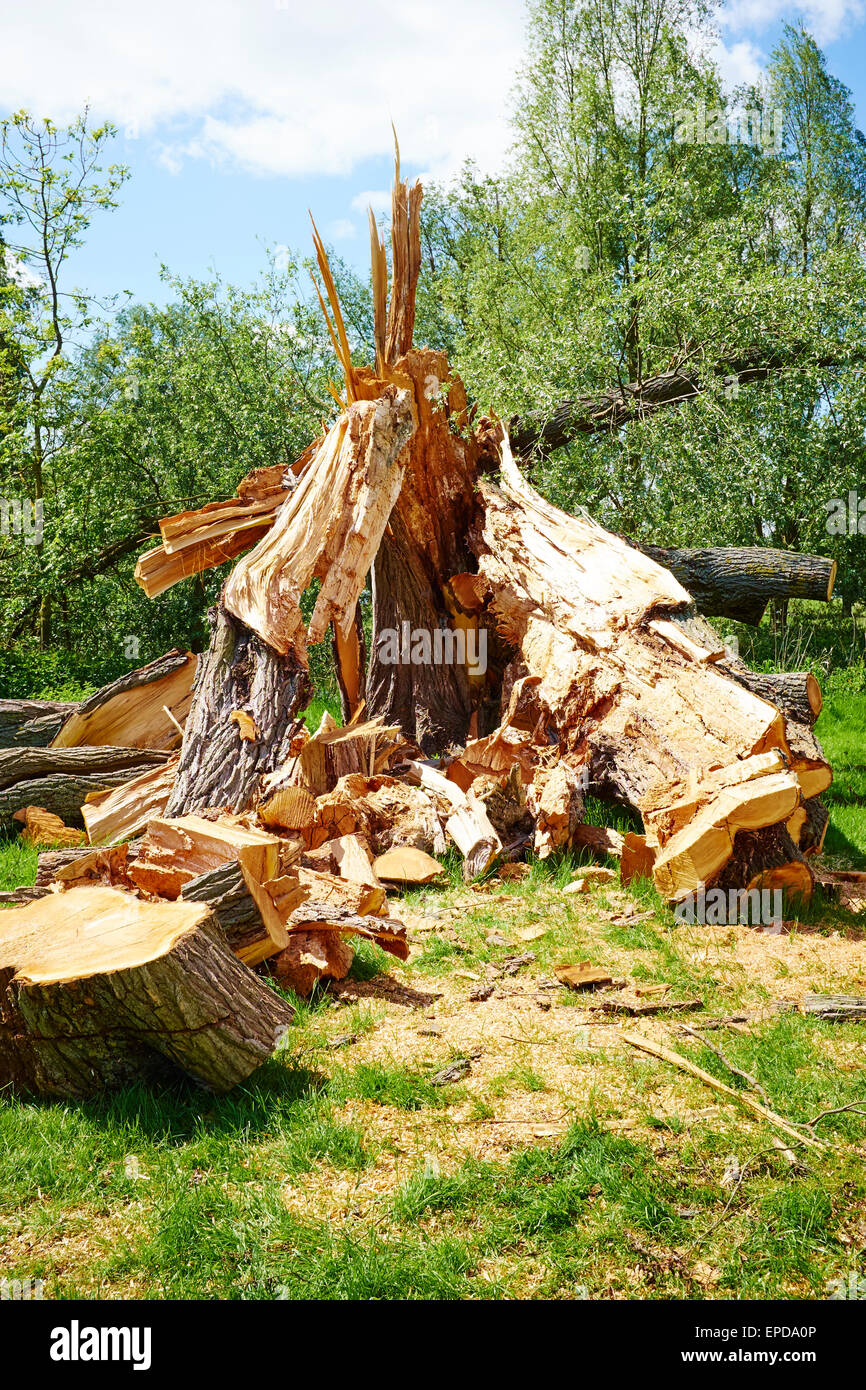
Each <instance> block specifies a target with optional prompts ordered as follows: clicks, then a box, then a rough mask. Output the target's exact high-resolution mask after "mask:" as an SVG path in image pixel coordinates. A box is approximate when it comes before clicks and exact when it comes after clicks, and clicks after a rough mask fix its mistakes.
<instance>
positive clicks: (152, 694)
mask: <svg viewBox="0 0 866 1390" xmlns="http://www.w3.org/2000/svg"><path fill="white" fill-rule="evenodd" d="M195 668H196V658H195V657H194V656H193V654H192V652H184V651H180V650H179V649H176V650H175V651H172V652H168V653H167V654H166V655H165V656H162V657H160V658H159V659H158V660H157V661H152V662H150V664H149V665H147V666H142V667H141V668H140V669H139V670H137V671H131V672H130V673H129V674H128V675H126V676H121V677H120V679H119V680H116V681H114V682H113V683H112V684H111V685H107V686H105V687H104V688H103V689H102V690H98V691H97V692H96V694H95V695H91V696H90V698H89V699H88V700H85V701H84V702H83V704H81V705H79V707H78V709H77V710H76V711H75V713H74V714H73V715H72V716H71V717H70V718H69V719H68V720H67V721H66V723H65V724H64V725H63V728H62V729H61V730H60V733H59V734H58V735H57V737H56V738H55V739H54V741H53V743H52V745H51V746H52V748H74V747H78V746H80V745H81V744H98V745H104V744H114V745H117V746H119V747H121V748H173V747H174V746H175V745H176V744H177V741H178V738H177V729H176V728H175V726H174V724H173V723H172V721H171V719H170V718H169V717H168V716H167V715H166V713H165V710H164V708H163V706H164V705H167V706H168V708H169V709H170V710H171V712H172V714H173V715H174V717H175V719H177V720H178V721H179V722H180V723H181V724H182V723H183V721H184V720H185V719H186V716H187V714H188V712H189V707H190V701H191V697H192V683H193V679H194V677H195Z"/></svg>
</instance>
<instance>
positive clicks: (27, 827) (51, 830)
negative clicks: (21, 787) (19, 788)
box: [13, 806, 85, 848]
mask: <svg viewBox="0 0 866 1390" xmlns="http://www.w3.org/2000/svg"><path fill="white" fill-rule="evenodd" d="M13 820H17V821H21V822H22V824H23V826H24V829H23V830H22V832H21V839H22V840H23V841H24V843H25V844H27V845H32V846H34V848H39V847H40V846H42V845H80V844H81V843H82V842H83V841H84V839H85V835H84V831H83V830H73V829H72V827H71V826H68V825H64V823H63V821H62V820H61V819H60V817H59V816H55V815H53V814H52V812H51V811H46V810H45V808H44V807H43V806H24V807H22V809H21V810H19V811H16V812H15V815H14V816H13Z"/></svg>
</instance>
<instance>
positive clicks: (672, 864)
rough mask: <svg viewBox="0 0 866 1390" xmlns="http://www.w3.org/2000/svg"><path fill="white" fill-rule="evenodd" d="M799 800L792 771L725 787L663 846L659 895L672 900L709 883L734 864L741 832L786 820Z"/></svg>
mask: <svg viewBox="0 0 866 1390" xmlns="http://www.w3.org/2000/svg"><path fill="white" fill-rule="evenodd" d="M799 799H800V793H799V787H798V785H797V780H796V778H795V777H794V776H793V775H792V774H791V773H789V772H777V773H771V774H770V775H769V776H764V777H757V778H755V779H754V781H750V782H744V783H740V784H738V785H735V786H733V787H723V788H722V789H721V791H719V792H718V793H717V795H716V796H714V797H713V798H712V800H711V801H709V802H707V804H706V805H705V806H703V807H702V808H701V809H700V810H699V811H698V813H697V815H695V816H694V817H693V818H692V819H691V820H689V821H688V823H687V824H686V825H685V826H683V828H682V830H679V831H677V833H676V834H675V835H673V836H671V838H670V839H669V840H668V841H667V842H666V843H665V844H664V845H663V847H662V849H661V852H660V853H659V855H658V856H657V858H656V861H655V867H654V869H653V878H654V880H655V883H656V887H657V888H658V890H659V892H660V893H662V894H663V895H664V896H665V897H667V898H668V899H669V900H674V899H677V898H681V897H682V896H683V895H684V894H686V893H691V892H693V891H695V888H696V886H697V885H699V884H705V883H711V882H712V881H713V879H714V878H715V876H716V875H717V874H718V872H719V870H720V869H721V868H723V866H724V865H725V864H726V863H727V861H728V860H729V859H730V857H731V854H732V853H733V849H734V835H735V834H736V833H737V831H740V830H760V829H762V828H763V827H764V826H768V825H776V824H777V823H778V822H779V821H783V822H784V821H786V820H787V819H788V818H789V816H790V815H791V814H792V812H793V811H794V808H795V807H796V806H797V805H798V803H799Z"/></svg>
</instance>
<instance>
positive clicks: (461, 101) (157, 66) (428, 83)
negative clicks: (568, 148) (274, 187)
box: [0, 0, 525, 176]
mask: <svg viewBox="0 0 866 1390" xmlns="http://www.w3.org/2000/svg"><path fill="white" fill-rule="evenodd" d="M7 9H8V13H6V14H4V17H3V26H2V28H3V41H2V42H3V62H2V65H0V104H2V106H4V107H6V108H8V109H13V110H14V109H16V108H18V107H22V106H23V107H27V108H28V109H30V110H33V111H34V112H35V113H36V114H38V115H50V116H52V117H53V118H54V119H56V120H65V119H68V118H70V117H71V116H73V115H74V114H76V113H77V112H78V111H79V110H80V109H81V107H82V105H83V104H84V103H85V102H89V103H90V105H91V107H92V110H93V112H94V115H95V116H96V117H98V118H106V117H107V118H109V119H111V120H112V121H114V122H115V123H116V124H117V125H118V126H120V128H121V130H122V131H123V132H124V133H125V134H126V135H127V138H133V139H134V138H153V139H155V142H156V147H157V156H158V158H159V159H160V160H161V162H162V163H163V164H164V165H166V167H168V168H170V169H174V170H178V169H179V168H181V167H182V164H183V161H184V160H187V159H200V158H206V159H209V160H211V161H213V162H214V163H216V164H225V165H226V166H229V167H234V168H238V167H240V168H242V169H245V170H248V171H251V172H253V173H260V174H282V175H288V176H296V175H297V176H303V175H308V174H312V173H319V174H320V173H330V174H345V173H347V172H349V171H350V170H352V169H354V168H355V167H357V166H358V165H359V164H360V163H361V162H362V161H364V160H366V159H369V158H371V157H376V156H382V155H385V156H387V155H389V154H390V152H391V150H392V148H393V145H392V134H391V121H392V120H393V122H394V124H395V125H396V127H397V131H398V134H399V137H400V145H401V151H402V154H403V158H404V161H405V162H406V164H407V165H411V166H412V167H415V168H417V167H418V166H423V167H425V168H428V169H430V170H432V171H434V172H436V173H438V174H441V175H447V174H449V173H451V172H453V171H455V170H456V169H457V168H459V166H460V164H461V163H462V162H463V160H464V158H465V157H466V156H467V154H469V153H470V152H471V153H472V155H473V157H474V158H475V159H476V160H477V161H478V162H479V163H480V164H482V166H484V167H486V168H494V167H496V166H497V165H498V164H499V163H500V161H501V159H502V156H503V153H504V151H505V149H506V148H507V145H508V142H509V130H508V123H507V100H508V92H509V88H510V86H511V82H512V77H513V75H514V73H515V70H516V67H517V65H518V64H519V62H520V60H521V54H522V51H523V28H524V18H525V16H524V5H523V0H472V4H471V5H467V4H465V3H464V0H437V3H436V4H433V3H430V0H412V3H411V4H406V3H405V0H368V3H367V4H366V5H364V6H360V5H358V4H357V0H329V3H328V4H327V5H319V6H310V5H309V3H308V0H149V3H148V4H147V5H118V4H116V3H111V2H110V0H76V3H75V4H74V5H70V4H69V3H68V0H35V2H34V3H31V4H30V5H27V6H24V5H19V6H13V7H7ZM34 53H36V54H38V61H34Z"/></svg>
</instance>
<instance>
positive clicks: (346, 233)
mask: <svg viewBox="0 0 866 1390" xmlns="http://www.w3.org/2000/svg"><path fill="white" fill-rule="evenodd" d="M328 235H329V236H330V238H331V240H332V241H351V240H352V238H353V237H354V236H357V235H358V229H357V227H356V226H355V224H354V222H350V221H349V218H348V217H338V218H337V220H336V222H332V223H331V225H330V226H329V227H328Z"/></svg>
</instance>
